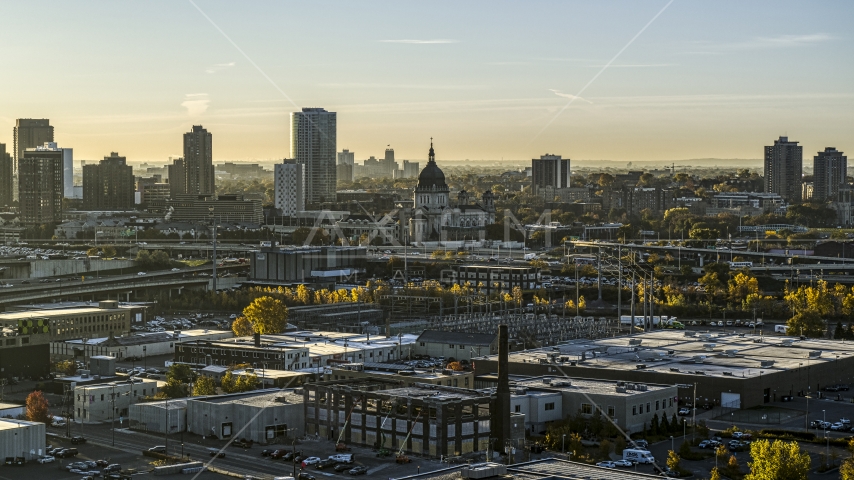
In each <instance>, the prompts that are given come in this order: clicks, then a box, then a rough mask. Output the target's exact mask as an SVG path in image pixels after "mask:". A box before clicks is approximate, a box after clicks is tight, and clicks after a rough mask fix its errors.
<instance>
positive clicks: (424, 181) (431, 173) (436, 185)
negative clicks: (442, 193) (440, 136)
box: [417, 141, 448, 190]
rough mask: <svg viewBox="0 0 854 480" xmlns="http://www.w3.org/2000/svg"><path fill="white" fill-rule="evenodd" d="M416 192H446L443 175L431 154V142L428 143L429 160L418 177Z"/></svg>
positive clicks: (446, 187) (446, 185) (433, 155)
mask: <svg viewBox="0 0 854 480" xmlns="http://www.w3.org/2000/svg"><path fill="white" fill-rule="evenodd" d="M417 189H418V190H447V189H448V184H446V183H445V174H444V173H443V172H442V169H441V168H439V166H438V165H436V158H435V153H434V152H433V142H432V141H431V142H430V158H429V160H428V161H427V166H426V167H424V170H421V174H420V175H418V187H417Z"/></svg>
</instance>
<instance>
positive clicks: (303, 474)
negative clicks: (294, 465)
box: [297, 472, 317, 480]
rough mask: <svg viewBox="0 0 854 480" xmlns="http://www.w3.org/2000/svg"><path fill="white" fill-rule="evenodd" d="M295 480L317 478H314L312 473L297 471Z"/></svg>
mask: <svg viewBox="0 0 854 480" xmlns="http://www.w3.org/2000/svg"><path fill="white" fill-rule="evenodd" d="M297 480H317V479H316V478H314V475H312V474H310V473H306V472H299V475H297Z"/></svg>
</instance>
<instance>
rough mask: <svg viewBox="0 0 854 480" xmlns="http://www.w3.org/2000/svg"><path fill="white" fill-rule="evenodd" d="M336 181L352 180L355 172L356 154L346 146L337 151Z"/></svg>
mask: <svg viewBox="0 0 854 480" xmlns="http://www.w3.org/2000/svg"><path fill="white" fill-rule="evenodd" d="M335 167H336V168H335V170H336V183H337V181H338V180H346V181H348V182H352V181H353V180H354V179H355V172H356V154H355V153H354V152H351V151H350V150H347V149H346V148H345V149H344V150H343V151H341V152H338V164H337V165H335Z"/></svg>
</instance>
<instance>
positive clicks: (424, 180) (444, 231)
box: [409, 141, 495, 242]
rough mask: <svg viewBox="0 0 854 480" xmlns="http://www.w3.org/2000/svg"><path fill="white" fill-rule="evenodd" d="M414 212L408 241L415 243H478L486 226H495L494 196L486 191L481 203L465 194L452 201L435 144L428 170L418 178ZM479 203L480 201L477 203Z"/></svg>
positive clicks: (428, 162)
mask: <svg viewBox="0 0 854 480" xmlns="http://www.w3.org/2000/svg"><path fill="white" fill-rule="evenodd" d="M414 200H415V209H414V211H413V215H412V218H410V219H409V237H410V239H412V240H413V241H419V242H423V241H438V240H465V239H471V240H476V239H480V238H483V236H484V233H485V228H486V226H487V225H491V224H493V223H495V195H494V194H493V193H492V191H490V190H487V191H485V192H484V193H483V195H481V197H480V199H478V198H477V197H475V196H473V195H471V194H470V193H468V192H466V191H465V190H463V191H461V192H459V193H458V194H457V199H456V202H452V201H451V195H450V189H449V188H448V184H447V183H445V174H444V173H443V172H442V169H441V168H439V166H438V165H436V154H435V152H434V151H433V142H432V141H431V142H430V153H429V158H428V161H427V166H425V167H424V169H423V170H421V174H420V175H419V176H418V185H417V186H416V187H415V197H414ZM478 200H479V201H478Z"/></svg>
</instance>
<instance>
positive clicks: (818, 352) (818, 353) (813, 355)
mask: <svg viewBox="0 0 854 480" xmlns="http://www.w3.org/2000/svg"><path fill="white" fill-rule="evenodd" d="M809 356H810V358H818V357H820V356H821V350H813V351H812V352H810V353H809Z"/></svg>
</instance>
